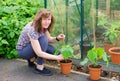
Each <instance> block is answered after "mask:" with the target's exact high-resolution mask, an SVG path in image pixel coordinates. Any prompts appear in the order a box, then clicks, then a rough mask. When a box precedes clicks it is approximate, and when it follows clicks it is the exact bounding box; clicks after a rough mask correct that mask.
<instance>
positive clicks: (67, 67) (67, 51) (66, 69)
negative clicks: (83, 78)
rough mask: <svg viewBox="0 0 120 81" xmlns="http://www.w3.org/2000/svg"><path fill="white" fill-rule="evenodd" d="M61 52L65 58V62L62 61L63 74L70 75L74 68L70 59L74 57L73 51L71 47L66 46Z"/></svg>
mask: <svg viewBox="0 0 120 81" xmlns="http://www.w3.org/2000/svg"><path fill="white" fill-rule="evenodd" d="M60 52H61V54H62V56H63V57H64V60H61V61H60V66H61V73H63V74H69V73H70V71H71V68H72V60H71V59H70V58H71V57H73V56H74V55H73V49H72V47H71V46H70V45H64V46H62V48H61V49H60ZM55 54H57V51H56V52H55Z"/></svg>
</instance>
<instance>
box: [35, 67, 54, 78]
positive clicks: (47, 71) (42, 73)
mask: <svg viewBox="0 0 120 81" xmlns="http://www.w3.org/2000/svg"><path fill="white" fill-rule="evenodd" d="M34 72H35V73H37V74H41V75H44V76H51V75H53V74H52V72H51V71H50V70H48V69H46V68H45V67H44V68H43V69H42V70H40V69H38V68H37V67H36V68H35V71H34Z"/></svg>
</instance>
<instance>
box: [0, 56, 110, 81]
mask: <svg viewBox="0 0 120 81" xmlns="http://www.w3.org/2000/svg"><path fill="white" fill-rule="evenodd" d="M49 66H50V67H49ZM46 67H48V68H49V69H51V70H52V72H53V75H52V76H43V75H40V74H35V73H34V72H33V71H34V69H32V68H29V67H28V66H27V62H24V61H20V60H18V59H11V60H8V59H3V58H0V81H91V80H90V79H89V75H87V76H86V75H84V74H82V73H77V72H76V73H75V72H71V73H70V74H68V75H63V74H61V72H60V69H58V68H55V67H54V68H53V67H52V65H48V66H46ZM99 81H110V80H105V79H102V78H101V79H100V80H99Z"/></svg>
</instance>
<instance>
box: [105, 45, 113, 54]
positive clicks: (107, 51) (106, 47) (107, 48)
mask: <svg viewBox="0 0 120 81" xmlns="http://www.w3.org/2000/svg"><path fill="white" fill-rule="evenodd" d="M112 47H114V45H113V44H108V43H105V44H104V49H105V52H106V53H107V54H108V55H110V52H109V49H110V48H112Z"/></svg>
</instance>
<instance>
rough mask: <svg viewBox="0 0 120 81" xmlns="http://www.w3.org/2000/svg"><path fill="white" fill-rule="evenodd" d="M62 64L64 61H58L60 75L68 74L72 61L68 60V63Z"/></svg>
mask: <svg viewBox="0 0 120 81" xmlns="http://www.w3.org/2000/svg"><path fill="white" fill-rule="evenodd" d="M64 62H65V61H64V60H62V61H60V66H61V73H63V74H69V73H70V72H71V68H72V60H68V63H64Z"/></svg>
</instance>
